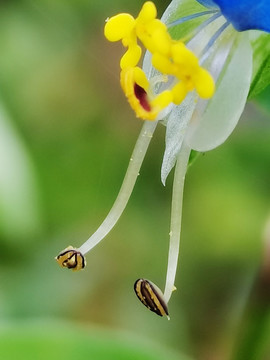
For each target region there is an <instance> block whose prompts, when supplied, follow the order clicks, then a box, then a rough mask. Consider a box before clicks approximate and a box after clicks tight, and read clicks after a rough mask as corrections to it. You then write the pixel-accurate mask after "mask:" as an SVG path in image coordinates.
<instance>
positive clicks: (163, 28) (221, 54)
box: [56, 0, 270, 316]
mask: <svg viewBox="0 0 270 360" xmlns="http://www.w3.org/2000/svg"><path fill="white" fill-rule="evenodd" d="M269 11H270V3H269V1H267V0H266V1H263V0H258V1H257V2H256V3H255V2H254V1H251V0H238V1H235V2H232V1H229V0H198V1H195V0H173V1H172V2H171V4H170V5H169V7H168V8H167V10H166V11H165V13H164V15H163V16H162V18H161V20H158V19H157V11H156V8H155V5H154V4H153V3H152V2H150V1H147V2H146V3H145V4H144V5H143V7H142V9H141V11H140V12H139V15H138V17H137V18H134V17H133V16H131V15H129V14H125V13H123V14H119V15H116V16H113V17H112V18H110V19H108V20H107V21H106V24H105V30H104V32H105V36H106V38H107V39H108V40H110V41H120V40H121V41H122V44H123V46H124V47H125V48H126V52H125V53H124V55H123V56H122V58H121V60H120V68H121V72H120V83H121V86H122V89H123V91H124V93H125V95H126V97H127V99H128V101H129V103H130V105H131V107H132V109H133V110H134V111H135V114H136V116H137V117H139V118H141V119H143V120H151V121H145V122H144V125H143V128H142V131H141V133H140V135H139V138H138V140H137V143H136V145H135V148H134V151H133V154H132V156H131V158H130V162H129V166H128V169H127V172H126V175H125V178H124V181H123V184H122V186H121V189H120V192H119V194H118V197H117V199H116V200H115V203H114V205H113V207H112V209H111V210H110V212H109V214H108V215H107V217H106V218H105V220H104V221H103V223H102V224H101V225H100V227H99V228H98V229H97V231H96V232H95V233H94V234H93V235H92V236H91V237H90V238H89V239H88V240H87V241H86V242H85V243H84V244H83V245H82V246H81V247H80V248H78V249H75V248H73V247H68V248H67V249H65V250H64V251H62V252H61V253H60V254H59V255H58V256H57V258H56V260H57V262H58V263H59V264H60V265H61V266H63V267H67V268H72V269H73V270H80V269H81V268H83V267H84V266H85V260H84V255H85V254H86V253H87V252H88V251H90V250H91V249H92V248H93V247H94V246H96V245H97V244H98V243H99V242H100V241H101V240H102V239H103V238H104V237H105V236H106V235H107V234H108V233H109V232H110V230H111V229H112V228H113V227H114V225H115V224H116V222H117V221H118V219H119V217H120V216H121V214H122V212H123V210H124V209H125V206H126V204H127V202H128V200H129V197H130V195H131V193H132V190H133V187H134V185H135V182H136V179H137V176H138V174H139V170H140V167H141V165H142V162H143V160H144V157H145V154H146V151H147V148H148V145H149V143H150V141H151V138H152V136H153V134H154V131H155V129H156V127H157V125H158V124H159V123H160V122H161V123H163V124H165V125H166V147H165V153H164V158H163V163H162V169H161V179H162V182H163V184H164V185H165V182H166V178H167V176H168V174H169V173H170V171H171V170H172V168H173V167H174V166H175V165H176V166H175V173H174V183H173V191H172V207H171V226H170V246H169V258H168V268H167V276H166V285H165V291H164V294H163V293H162V292H161V290H160V289H159V288H158V287H157V286H156V285H155V284H153V283H152V282H151V281H149V280H145V279H138V280H137V281H136V282H135V285H134V290H135V292H136V295H137V296H138V298H139V299H140V301H141V302H142V303H143V304H144V305H145V306H146V307H147V308H149V309H150V310H151V311H154V312H155V313H157V314H158V315H160V316H163V315H167V316H168V308H167V304H168V302H169V300H170V297H171V295H172V292H173V291H174V290H175V286H174V282H175V275H176V268H177V262H178V254H179V245H180V232H181V215H182V200H183V189H184V181H185V175H186V171H187V166H188V163H189V158H190V153H191V150H196V151H201V152H205V151H208V150H211V149H214V148H215V147H217V146H219V145H220V144H222V143H223V142H224V141H225V140H226V139H227V138H228V136H229V135H230V134H231V132H232V131H233V129H234V128H235V126H236V125H237V122H238V120H239V118H240V116H241V114H242V111H243V109H244V106H245V103H246V101H247V97H248V94H249V89H250V85H251V82H252V79H253V83H254V82H255V88H256V87H257V88H260V89H261V88H262V86H263V85H262V84H261V83H260V80H259V79H260V75H259V74H261V73H263V74H266V70H265V68H263V66H266V65H265V64H267V62H266V61H265V59H267V56H269V54H264V56H259V52H258V51H256V53H255V52H254V54H255V55H254V54H253V48H252V44H253V45H254V44H255V45H254V48H256V44H258V41H259V40H258V39H262V36H263V35H262V33H261V32H259V33H258V32H255V33H254V32H252V31H247V30H253V29H255V30H263V31H266V32H270V20H269V17H268V16H267V14H268V13H269ZM267 40H268V41H269V37H268V39H267ZM260 45H262V44H261V43H260ZM142 46H143V47H144V48H145V49H146V54H145V57H144V61H143V67H142V68H140V67H139V66H138V64H139V61H140V59H141V56H142ZM261 47H262V46H261ZM269 51H270V49H269ZM253 55H254V59H253ZM258 59H259V60H258ZM253 62H254V69H255V70H256V73H255V74H254V73H252V69H253ZM268 82H270V76H269V75H268ZM258 84H259V85H258ZM265 85H266V81H264V86H265Z"/></svg>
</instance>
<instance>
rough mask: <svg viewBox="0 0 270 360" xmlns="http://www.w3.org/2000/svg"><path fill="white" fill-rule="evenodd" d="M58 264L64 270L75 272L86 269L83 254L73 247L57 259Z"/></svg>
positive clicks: (61, 253)
mask: <svg viewBox="0 0 270 360" xmlns="http://www.w3.org/2000/svg"><path fill="white" fill-rule="evenodd" d="M55 260H56V261H57V263H58V264H59V265H60V266H61V267H64V268H67V269H72V270H73V271H78V270H81V269H83V268H84V267H85V265H86V261H85V258H84V256H83V254H82V253H81V252H80V251H78V250H77V249H75V248H74V247H73V246H68V247H67V248H66V249H64V250H63V251H61V252H60V254H59V255H57V256H56V257H55Z"/></svg>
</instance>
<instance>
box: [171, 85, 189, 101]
mask: <svg viewBox="0 0 270 360" xmlns="http://www.w3.org/2000/svg"><path fill="white" fill-rule="evenodd" d="M171 92H172V96H173V103H174V104H175V105H179V104H181V102H182V101H183V100H184V98H185V97H186V96H187V92H188V89H187V87H186V84H185V83H184V82H183V81H180V82H179V83H177V84H176V85H174V87H173V88H172V90H171Z"/></svg>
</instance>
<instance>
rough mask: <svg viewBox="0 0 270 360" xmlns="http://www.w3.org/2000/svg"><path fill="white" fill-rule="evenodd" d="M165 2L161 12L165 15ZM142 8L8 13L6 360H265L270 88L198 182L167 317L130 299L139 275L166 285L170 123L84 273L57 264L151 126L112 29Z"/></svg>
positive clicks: (0, 73)
mask: <svg viewBox="0 0 270 360" xmlns="http://www.w3.org/2000/svg"><path fill="white" fill-rule="evenodd" d="M168 3H169V1H161V0H160V1H159V2H157V1H156V4H157V6H158V9H159V15H161V14H162V12H163V10H164V9H165V7H166V6H167V5H168ZM142 4H143V1H136V2H130V1H127V0H115V1H113V2H111V1H109V0H103V1H95V2H94V1H89V0H88V1H87V0H77V1H67V0H59V1H56V2H54V1H52V0H39V1H33V0H24V1H16V0H13V1H11V0H9V1H1V2H0V169H1V171H0V240H1V252H0V359H1V360H2V359H3V360H13V359H14V360H16V359H19V360H20V359H22V360H24V359H28V360H29V359H37V360H42V359H71V358H72V359H74V358H76V359H82V358H85V357H87V358H89V359H94V360H95V359H97V360H102V359H111V360H114V359H120V360H121V359H128V360H129V359H131V360H133V359H134V360H135V359H142V360H144V359H146V360H147V359H150V360H155V359H156V360H157V359H186V357H184V355H182V354H186V355H187V356H188V357H189V358H191V359H200V360H206V359H207V360H223V359H244V360H248V359H253V360H257V359H263V360H267V359H270V347H269V344H270V319H269V301H270V300H269V299H270V295H269V293H270V280H269V279H270V271H269V267H270V265H269V264H270V229H269V222H270V186H269V183H270V146H269V137H270V122H269V120H270V105H269V104H270V101H269V98H270V88H268V89H266V90H265V91H264V92H263V93H262V94H261V95H260V97H258V98H257V99H255V100H254V101H252V102H251V103H249V104H248V106H247V107H246V111H245V113H244V114H243V116H242V119H241V121H240V124H239V126H238V127H237V129H236V131H235V132H234V133H233V135H232V136H231V137H230V138H229V140H228V141H227V142H226V143H225V144H224V145H222V146H220V147H219V148H218V149H216V150H214V151H212V152H209V153H206V154H204V155H202V156H200V157H199V159H198V160H197V161H196V162H195V164H194V165H193V166H192V167H191V168H190V170H189V172H188V175H187V180H186V187H185V196H184V215H183V229H182V243H181V254H180V263H179V271H178V275H177V278H176V286H177V288H178V291H177V292H176V293H175V294H174V296H173V297H172V300H171V302H170V314H171V320H170V321H167V320H166V319H162V318H160V317H158V316H156V315H155V314H153V313H151V312H150V311H148V310H147V309H146V308H144V307H143V306H142V305H141V304H140V303H139V302H138V300H137V298H136V296H135V294H134V292H133V283H134V281H135V280H136V279H137V278H139V277H145V278H149V279H151V280H153V281H154V282H155V283H157V284H158V285H159V286H160V287H161V288H163V287H164V282H165V271H166V265H167V252H168V238H169V236H168V232H169V218H170V200H171V198H170V197H171V183H172V175H171V176H170V178H169V180H168V184H167V186H166V188H164V187H163V186H162V184H161V181H160V167H161V162H162V155H163V151H164V134H165V128H164V127H163V126H159V128H158V130H157V132H156V134H155V137H154V139H153V141H152V144H151V146H150V149H149V151H148V154H147V157H146V159H145V162H144V165H143V168H142V170H141V176H140V177H139V179H138V182H137V185H136V187H135V191H134V193H133V195H132V197H131V200H130V202H129V204H128V206H127V209H126V211H125V213H124V215H123V216H122V218H121V219H120V221H119V223H118V224H117V226H116V227H115V228H114V229H113V231H112V232H111V233H110V234H109V236H108V237H107V238H106V240H104V241H103V242H102V243H101V244H100V245H99V246H97V247H96V248H95V249H94V250H93V251H92V252H91V253H90V254H88V255H87V267H86V269H85V270H84V271H82V272H78V273H73V272H70V271H66V270H63V269H60V268H59V266H58V265H57V264H56V262H55V260H54V256H56V255H57V254H58V253H59V251H60V250H62V249H63V248H65V247H66V246H67V245H70V244H72V245H73V246H80V245H81V244H82V243H83V242H84V241H85V240H86V239H87V238H88V236H89V235H90V234H91V233H92V232H94V231H95V229H96V228H97V227H98V226H99V224H100V223H101V221H102V220H103V218H104V217H105V216H106V214H107V212H108V211H109V209H110V207H111V205H112V204H113V201H114V199H115V197H116V195H117V193H118V190H119V188H120V185H121V182H122V179H123V176H124V174H125V170H126V167H127V164H128V161H129V157H130V154H131V151H132V149H133V146H134V144H135V141H136V138H137V134H138V133H139V131H140V128H141V125H142V123H141V121H139V120H137V119H135V116H134V115H133V113H132V111H131V110H130V109H129V106H128V104H127V103H126V100H125V98H124V95H123V94H122V91H121V89H120V86H119V78H118V77H119V56H120V54H121V53H122V50H121V46H120V45H119V44H112V43H107V41H106V40H105V39H104V37H103V25H104V20H105V19H106V18H107V17H108V16H111V15H113V14H115V13H118V12H120V11H121V12H122V11H126V12H131V13H134V14H136V13H137V12H138V10H139V9H140V7H141V5H142ZM267 224H268V225H267ZM267 242H268V245H267ZM267 246H268V247H267ZM267 249H268V250H267Z"/></svg>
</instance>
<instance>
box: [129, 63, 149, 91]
mask: <svg viewBox="0 0 270 360" xmlns="http://www.w3.org/2000/svg"><path fill="white" fill-rule="evenodd" d="M133 74H134V75H133V76H134V82H135V83H136V84H138V85H139V86H140V87H142V88H143V89H144V90H145V91H148V89H149V81H148V80H147V77H146V75H145V73H144V72H143V70H142V69H141V68H139V67H135V68H134V73H133Z"/></svg>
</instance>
